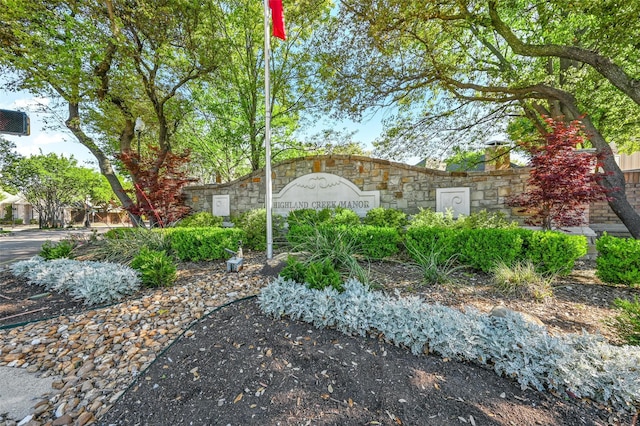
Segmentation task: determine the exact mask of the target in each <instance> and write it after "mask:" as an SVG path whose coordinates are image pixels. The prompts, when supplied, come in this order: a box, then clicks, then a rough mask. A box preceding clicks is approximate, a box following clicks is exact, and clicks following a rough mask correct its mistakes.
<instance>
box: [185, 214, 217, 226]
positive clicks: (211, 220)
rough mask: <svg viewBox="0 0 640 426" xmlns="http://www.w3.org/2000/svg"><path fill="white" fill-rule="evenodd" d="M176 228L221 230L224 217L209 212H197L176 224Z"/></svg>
mask: <svg viewBox="0 0 640 426" xmlns="http://www.w3.org/2000/svg"><path fill="white" fill-rule="evenodd" d="M175 227H176V228H206V227H212V228H221V227H222V217H220V216H214V215H213V214H211V213H209V212H197V213H193V214H191V215H189V216H187V217H184V218H182V219H180V220H179V221H178V223H176V224H175Z"/></svg>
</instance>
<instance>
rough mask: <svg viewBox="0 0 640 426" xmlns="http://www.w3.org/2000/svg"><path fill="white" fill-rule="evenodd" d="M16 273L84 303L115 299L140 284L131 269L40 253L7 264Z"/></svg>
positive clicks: (110, 301)
mask: <svg viewBox="0 0 640 426" xmlns="http://www.w3.org/2000/svg"><path fill="white" fill-rule="evenodd" d="M10 270H11V272H12V273H13V274H14V275H16V276H22V277H25V278H27V280H28V282H29V284H32V285H38V286H42V287H44V288H45V290H47V291H51V290H53V291H57V292H59V293H69V294H70V295H71V296H73V297H75V298H76V299H81V300H84V302H85V304H87V305H97V304H104V303H112V302H116V301H118V300H120V299H122V298H123V297H125V296H127V295H130V294H133V293H135V292H136V291H138V289H139V288H140V279H139V277H138V274H137V273H136V271H134V270H133V269H131V268H129V267H127V266H124V265H120V264H114V263H105V262H91V261H82V262H81V261H77V260H70V259H54V260H49V261H45V260H44V259H43V258H41V257H37V256H36V257H34V258H32V259H30V260H25V261H21V262H16V263H14V264H12V265H11V266H10Z"/></svg>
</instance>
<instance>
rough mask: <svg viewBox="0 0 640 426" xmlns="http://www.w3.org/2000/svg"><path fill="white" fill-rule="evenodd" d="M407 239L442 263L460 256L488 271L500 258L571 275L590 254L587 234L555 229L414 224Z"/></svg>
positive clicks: (549, 271) (546, 270) (537, 268)
mask: <svg viewBox="0 0 640 426" xmlns="http://www.w3.org/2000/svg"><path fill="white" fill-rule="evenodd" d="M406 238H407V240H410V243H412V246H414V247H416V248H417V249H418V250H419V251H420V252H421V253H423V254H424V255H430V254H432V253H433V254H437V261H438V262H439V263H445V262H447V261H448V260H449V259H451V258H452V257H454V256H457V258H458V261H460V262H461V263H463V264H466V265H469V266H471V267H473V268H475V269H479V270H481V271H485V272H487V271H490V270H491V269H492V268H493V267H494V266H495V264H496V262H498V261H502V262H504V263H506V264H507V265H511V264H512V263H513V262H514V261H516V260H530V261H531V262H532V263H533V264H534V265H535V266H536V271H537V272H540V273H554V274H568V273H570V272H571V270H572V269H573V266H574V264H575V261H576V259H578V258H580V257H581V256H584V255H585V254H586V253H587V240H586V238H585V237H584V236H581V235H567V234H564V233H561V232H554V231H546V232H542V231H531V230H528V229H497V228H496V229H491V228H485V229H451V228H435V227H413V228H409V229H408V230H407V234H406Z"/></svg>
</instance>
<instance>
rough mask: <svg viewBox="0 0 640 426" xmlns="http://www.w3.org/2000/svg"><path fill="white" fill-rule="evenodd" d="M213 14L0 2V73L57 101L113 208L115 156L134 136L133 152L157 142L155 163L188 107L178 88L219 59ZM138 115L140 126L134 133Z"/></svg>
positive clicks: (197, 7) (182, 8)
mask: <svg viewBox="0 0 640 426" xmlns="http://www.w3.org/2000/svg"><path fill="white" fill-rule="evenodd" d="M219 13H220V7H219V6H218V3H217V2H213V1H209V2H207V3H206V4H204V5H203V4H202V2H200V1H195V0H193V1H179V0H161V1H144V0H140V1H136V2H134V3H126V2H115V1H112V0H107V1H105V2H97V1H90V2H84V1H66V2H62V1H59V0H45V1H40V2H21V1H14V0H4V1H3V2H2V7H0V28H1V29H0V44H1V45H2V49H1V50H0V69H3V70H10V71H12V72H14V73H15V75H17V76H18V77H17V79H16V81H14V82H12V84H11V87H15V88H19V89H26V90H30V91H31V92H32V93H34V94H38V95H44V96H55V97H57V98H59V99H60V100H62V101H63V102H64V103H65V104H66V106H67V112H68V114H67V119H66V121H65V126H66V128H67V129H68V130H70V131H71V132H72V133H73V135H74V136H75V137H76V139H77V140H78V141H79V142H80V143H82V144H83V145H85V146H86V147H87V148H89V150H90V151H91V152H92V153H93V155H94V156H95V157H96V158H97V160H98V165H99V167H100V171H101V172H102V173H103V174H104V175H105V176H106V178H107V179H108V181H109V183H110V185H111V187H112V188H113V191H114V193H115V194H116V196H117V197H118V198H119V200H120V201H121V203H122V205H123V206H124V207H125V208H127V207H131V206H132V205H133V201H132V200H131V199H130V198H129V196H128V195H127V193H126V192H125V191H123V190H122V187H121V183H120V181H119V179H118V177H117V176H116V173H115V171H114V165H113V161H114V159H115V156H116V154H119V153H125V152H128V151H131V150H132V148H133V147H135V148H138V147H139V146H140V142H141V141H142V142H144V144H143V145H142V147H140V148H141V149H142V150H144V148H145V145H146V144H153V145H154V146H156V147H159V149H160V155H159V156H158V157H156V158H154V164H153V166H152V167H155V168H157V169H159V168H160V167H161V166H162V164H163V162H164V160H165V158H166V154H167V153H168V152H170V151H171V149H172V138H173V136H174V134H175V133H176V131H177V129H178V128H179V127H180V125H181V119H182V117H183V116H184V115H185V113H186V112H187V111H185V110H188V107H189V103H188V102H187V100H186V94H185V92H184V88H185V86H186V84H187V83H188V82H190V81H193V80H196V79H199V78H202V77H203V76H204V75H206V74H208V73H209V72H211V71H212V70H213V69H214V68H215V67H216V66H217V61H220V60H221V57H220V56H219V55H218V51H219V49H218V45H219V44H220V43H222V41H221V40H222V38H221V37H220V34H216V33H215V26H214V25H213V22H214V21H216V20H218V19H219V18H216V14H219ZM138 117H142V119H143V120H144V121H145V122H146V123H147V126H146V127H147V131H146V132H145V133H143V134H140V133H139V134H137V135H136V132H135V130H136V128H135V122H136V119H137V118H138ZM92 135H97V136H95V137H94V136H92ZM136 136H137V137H136ZM136 142H138V146H136ZM143 154H144V153H143ZM132 179H133V180H134V181H135V180H136V177H135V176H133V177H132ZM132 217H133V219H134V221H138V220H139V218H138V217H136V216H134V215H132Z"/></svg>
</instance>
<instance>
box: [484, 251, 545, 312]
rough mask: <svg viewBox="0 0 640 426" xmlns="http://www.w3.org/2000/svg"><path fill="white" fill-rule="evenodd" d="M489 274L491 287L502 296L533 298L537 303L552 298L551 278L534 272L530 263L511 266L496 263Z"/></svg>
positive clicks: (517, 263) (534, 269) (518, 263)
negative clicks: (491, 282)
mask: <svg viewBox="0 0 640 426" xmlns="http://www.w3.org/2000/svg"><path fill="white" fill-rule="evenodd" d="M491 273H492V275H493V276H492V281H493V285H494V286H495V288H496V290H497V291H498V292H500V293H502V294H505V295H510V296H511V295H515V296H519V297H522V296H526V297H533V298H534V299H535V300H536V301H538V302H541V301H543V300H544V299H546V298H548V297H551V296H553V290H552V288H551V283H552V282H553V277H549V276H547V277H545V276H543V275H542V274H540V273H538V272H536V268H535V266H534V265H533V263H531V262H527V261H524V262H515V263H514V264H513V265H508V264H506V263H505V262H498V263H497V264H496V266H495V267H494V268H493V270H492V271H491Z"/></svg>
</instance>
